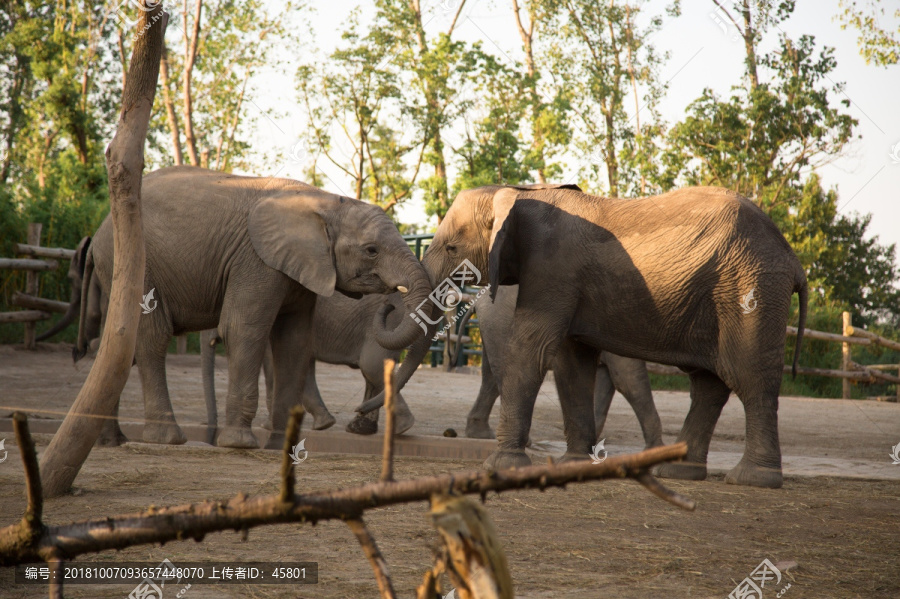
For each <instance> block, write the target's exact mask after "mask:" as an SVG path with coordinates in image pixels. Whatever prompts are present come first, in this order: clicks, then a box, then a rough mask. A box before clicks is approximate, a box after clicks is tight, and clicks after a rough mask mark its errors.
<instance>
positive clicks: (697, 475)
mask: <svg viewBox="0 0 900 599" xmlns="http://www.w3.org/2000/svg"><path fill="white" fill-rule="evenodd" d="M690 376H691V408H690V410H688V415H687V417H686V418H685V419H684V425H683V426H682V427H681V433H679V435H678V441H679V442H680V441H685V442H686V443H687V444H688V453H687V456H686V457H685V459H684V460H683V461H681V462H670V463H668V464H660V465H659V466H656V467H655V468H654V474H656V475H657V476H661V477H663V478H680V479H684V480H705V479H706V457H707V455H708V454H709V444H710V441H712V436H713V431H715V429H716V423H717V422H718V421H719V416H720V415H721V414H722V408H724V407H725V403H726V402H727V401H728V395H729V394H730V393H731V390H730V389H729V388H728V386H727V385H725V383H723V382H722V380H721V379H720V378H719V377H718V376H716V375H715V374H713V373H712V372H709V371H706V370H701V371H697V372H694V373H691V375H690Z"/></svg>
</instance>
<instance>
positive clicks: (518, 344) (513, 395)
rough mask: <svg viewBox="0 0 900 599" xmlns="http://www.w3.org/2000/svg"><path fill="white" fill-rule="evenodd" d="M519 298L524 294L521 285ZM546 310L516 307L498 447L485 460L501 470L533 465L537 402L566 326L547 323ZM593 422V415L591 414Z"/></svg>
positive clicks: (503, 385) (504, 372) (486, 464)
mask: <svg viewBox="0 0 900 599" xmlns="http://www.w3.org/2000/svg"><path fill="white" fill-rule="evenodd" d="M519 298H520V300H521V298H522V292H521V287H520V293H519ZM545 312H546V311H545V310H542V309H540V308H538V309H531V310H527V309H526V310H523V309H520V308H518V309H516V316H515V320H514V324H513V330H512V332H511V334H510V340H509V345H508V346H507V348H508V350H507V356H506V359H505V360H504V365H503V369H502V370H501V372H500V377H499V378H500V391H501V393H502V394H503V401H501V402H500V424H499V426H498V427H497V441H498V443H497V445H498V447H497V450H496V451H495V452H494V453H492V454H491V455H490V456H489V457H488V459H487V460H485V462H484V468H486V469H489V470H501V469H504V468H519V467H522V466H530V465H531V458H529V457H528V456H527V455H526V454H525V447H526V445H527V444H528V433H529V432H530V430H531V419H532V416H533V413H534V402H535V400H536V399H537V394H538V392H539V391H540V389H541V383H543V382H544V375H545V374H546V373H547V369H548V368H549V365H550V363H549V360H551V359H552V356H553V353H554V352H555V350H556V345H557V344H558V343H559V341H560V340H561V339H562V332H563V331H564V330H565V325H564V324H563V323H558V324H557V325H556V326H554V325H553V324H552V323H551V324H548V323H547V317H546V315H545ZM591 425H592V426H593V418H591Z"/></svg>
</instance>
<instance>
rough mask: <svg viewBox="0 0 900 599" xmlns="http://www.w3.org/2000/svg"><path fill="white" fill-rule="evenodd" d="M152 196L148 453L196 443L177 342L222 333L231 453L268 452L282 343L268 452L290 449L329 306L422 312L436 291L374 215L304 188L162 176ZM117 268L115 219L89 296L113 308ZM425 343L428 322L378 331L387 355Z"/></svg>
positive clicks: (146, 199)
mask: <svg viewBox="0 0 900 599" xmlns="http://www.w3.org/2000/svg"><path fill="white" fill-rule="evenodd" d="M142 187H143V190H142V195H143V206H142V215H143V219H144V243H145V247H146V274H145V279H144V285H145V289H146V290H148V292H147V295H145V298H144V303H143V304H142V307H143V312H144V314H143V316H142V317H141V320H140V323H139V326H138V340H137V344H136V348H135V362H136V363H137V365H138V370H139V373H140V376H141V385H142V389H143V394H144V409H145V416H146V424H145V427H144V433H143V439H144V441H148V442H153V443H170V444H177V443H184V442H185V440H186V439H185V436H184V434H183V432H182V431H181V429H180V427H179V426H178V424H177V423H176V422H175V417H174V414H173V412H172V404H171V401H170V399H169V393H168V389H167V386H166V372H165V356H166V349H167V347H168V344H169V340H170V338H171V337H172V336H173V335H180V334H183V333H186V332H190V331H202V330H207V329H211V328H216V327H217V328H218V331H219V334H220V336H221V337H222V339H223V341H224V344H225V348H226V353H227V354H228V357H229V361H228V372H229V381H228V385H229V388H228V398H227V400H226V410H225V426H224V427H223V429H222V431H221V432H220V433H219V436H218V439H217V444H218V445H220V446H223V447H237V448H256V447H259V442H258V441H257V439H256V437H255V436H254V435H253V433H252V431H251V429H250V423H251V421H252V420H253V417H254V416H255V415H256V410H257V404H258V399H259V389H258V387H259V385H258V378H259V370H260V366H261V364H262V361H263V355H264V353H265V350H266V346H267V345H268V344H270V343H271V345H272V350H273V361H274V366H273V368H274V374H275V391H274V395H275V399H274V406H273V423H272V424H273V431H272V434H271V435H270V436H269V439H268V441H267V443H266V448H273V449H280V448H281V447H282V445H283V441H284V430H285V427H286V424H287V419H288V413H289V409H290V407H291V405H292V404H295V403H296V402H297V401H299V398H300V397H301V391H302V389H303V387H304V384H305V379H306V376H307V371H308V369H309V362H310V359H311V351H312V349H311V345H312V343H311V330H312V314H313V311H314V309H315V304H316V298H317V297H318V296H319V295H322V296H330V295H332V294H333V293H334V291H335V290H337V291H339V292H342V293H345V294H349V295H352V296H354V297H361V296H362V294H382V295H384V294H388V293H393V292H395V291H399V292H400V293H402V294H403V298H404V304H405V306H406V308H407V309H410V310H411V309H413V308H414V307H415V306H416V305H418V304H419V303H420V302H421V301H424V299H425V298H427V296H428V294H429V293H430V291H431V285H430V282H429V279H428V275H427V273H426V272H425V270H424V268H423V266H422V264H421V263H420V262H419V261H418V260H417V259H416V257H415V256H414V255H413V253H412V252H411V251H410V249H409V247H408V246H407V245H406V243H405V242H404V241H403V238H402V237H401V236H400V233H399V231H398V230H397V228H396V227H395V226H394V224H393V222H392V221H391V220H390V218H389V217H388V216H387V215H386V214H385V213H384V211H383V210H381V209H380V208H379V207H377V206H374V205H372V204H368V203H366V202H361V201H359V200H354V199H351V198H347V197H343V196H338V195H335V194H332V193H328V192H325V191H322V190H320V189H317V188H315V187H312V186H310V185H307V184H305V183H301V182H299V181H293V180H291V179H278V178H261V177H244V176H235V175H230V174H226V173H220V172H215V171H210V170H207V169H202V168H196V167H185V166H178V167H170V168H164V169H161V170H158V171H155V172H153V173H150V174H148V175H147V176H145V177H144V179H143V186H142ZM112 268H113V244H112V225H111V222H110V220H109V218H107V219H106V220H105V221H104V222H103V224H102V225H101V226H100V228H99V229H98V231H97V232H96V234H95V235H94V236H93V240H92V242H91V248H90V251H89V253H88V257H87V259H86V265H85V274H84V276H85V281H84V283H83V290H82V295H83V296H84V297H88V292H89V286H90V285H91V282H92V281H94V280H96V281H97V282H98V284H99V288H100V292H101V293H102V294H104V295H105V296H106V297H108V296H109V288H110V283H111V278H112ZM94 272H96V275H97V276H96V277H93V276H92V275H93V274H94ZM154 294H155V295H154ZM89 303H90V302H87V301H82V306H81V319H80V322H81V326H80V327H79V336H78V343H77V345H76V348H75V350H74V351H75V357H76V358H78V357H80V356H83V355H84V353H85V352H86V351H87V341H88V339H89V334H90V331H89V330H88V329H89V328H90V326H91V324H90V323H89V319H88V318H86V316H87V314H86V311H87V306H88V304H89ZM418 331H419V329H418V326H417V325H416V323H414V322H404V323H403V324H401V325H400V326H398V327H397V328H396V329H392V330H391V329H388V328H386V326H385V319H384V318H379V319H378V320H377V321H376V322H375V338H376V339H377V341H378V343H379V344H381V345H382V346H383V347H385V348H390V349H396V350H399V349H402V348H404V347H406V346H407V345H409V344H410V343H411V342H412V341H414V340H415V339H416V337H417V336H418Z"/></svg>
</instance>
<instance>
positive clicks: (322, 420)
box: [313, 410, 378, 431]
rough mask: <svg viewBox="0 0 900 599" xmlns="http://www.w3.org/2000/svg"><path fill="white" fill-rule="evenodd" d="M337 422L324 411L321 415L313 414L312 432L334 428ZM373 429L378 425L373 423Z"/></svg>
mask: <svg viewBox="0 0 900 599" xmlns="http://www.w3.org/2000/svg"><path fill="white" fill-rule="evenodd" d="M335 422H337V420H335V419H334V416H332V415H331V412H329V411H328V410H325V412H324V413H322V414H314V415H313V430H314V431H324V430H325V429H326V428H331V427H332V426H334V423H335ZM375 427H376V428H377V427H378V423H377V422H376V423H375Z"/></svg>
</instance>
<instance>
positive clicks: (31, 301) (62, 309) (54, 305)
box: [9, 291, 69, 314]
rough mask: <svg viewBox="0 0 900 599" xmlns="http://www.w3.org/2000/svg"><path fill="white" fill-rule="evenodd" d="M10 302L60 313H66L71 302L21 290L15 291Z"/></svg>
mask: <svg viewBox="0 0 900 599" xmlns="http://www.w3.org/2000/svg"><path fill="white" fill-rule="evenodd" d="M9 303H11V304H12V305H13V306H19V307H21V308H31V309H33V310H42V311H44V312H58V313H60V314H65V313H66V311H67V310H68V309H69V304H68V303H66V302H58V301H56V300H49V299H44V298H42V297H34V296H33V295H28V294H25V293H22V292H20V291H16V292H15V293H13V296H12V298H10V300H9Z"/></svg>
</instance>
